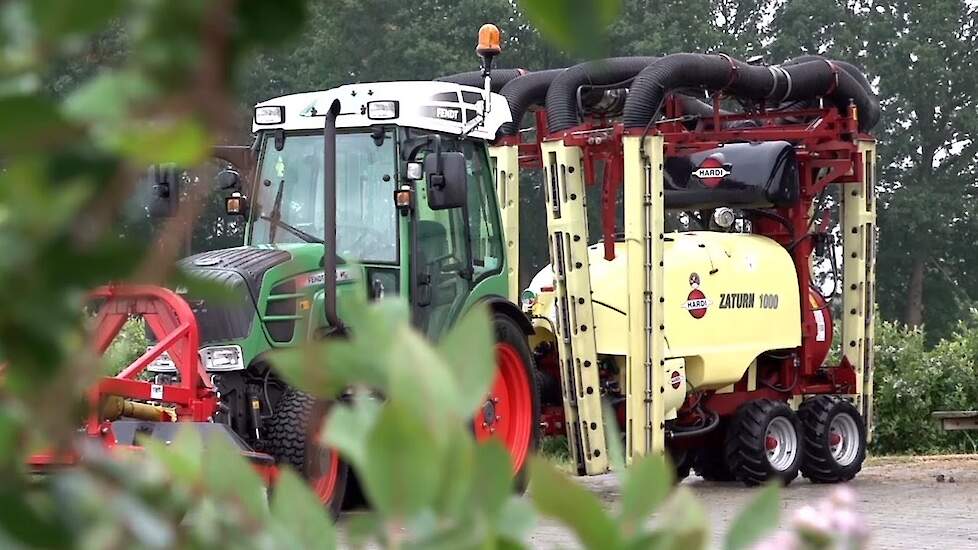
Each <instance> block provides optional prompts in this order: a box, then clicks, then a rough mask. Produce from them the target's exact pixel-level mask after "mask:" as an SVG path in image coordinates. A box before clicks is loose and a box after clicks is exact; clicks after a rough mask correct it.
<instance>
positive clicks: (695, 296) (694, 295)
mask: <svg viewBox="0 0 978 550" xmlns="http://www.w3.org/2000/svg"><path fill="white" fill-rule="evenodd" d="M689 286H691V287H693V290H691V291H689V295H688V296H686V301H685V302H684V303H683V305H682V308H683V309H685V310H686V311H688V312H689V314H690V315H692V316H693V319H702V318H703V316H704V315H706V310H708V309H709V308H710V304H711V303H712V302H710V299H709V298H707V297H706V294H704V293H703V291H702V290H700V289H699V286H700V276H699V275H698V274H696V273H690V274H689Z"/></svg>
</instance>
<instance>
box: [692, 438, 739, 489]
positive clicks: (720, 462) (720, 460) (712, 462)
mask: <svg viewBox="0 0 978 550" xmlns="http://www.w3.org/2000/svg"><path fill="white" fill-rule="evenodd" d="M693 470H694V471H695V472H696V475H698V476H700V477H702V478H703V479H705V480H707V481H721V482H727V481H736V480H737V478H735V477H734V475H733V474H732V473H731V472H730V467H729V466H727V459H726V456H724V451H723V447H722V446H717V445H709V446H706V447H704V448H702V449H699V450H697V451H696V456H695V457H694V458H693Z"/></svg>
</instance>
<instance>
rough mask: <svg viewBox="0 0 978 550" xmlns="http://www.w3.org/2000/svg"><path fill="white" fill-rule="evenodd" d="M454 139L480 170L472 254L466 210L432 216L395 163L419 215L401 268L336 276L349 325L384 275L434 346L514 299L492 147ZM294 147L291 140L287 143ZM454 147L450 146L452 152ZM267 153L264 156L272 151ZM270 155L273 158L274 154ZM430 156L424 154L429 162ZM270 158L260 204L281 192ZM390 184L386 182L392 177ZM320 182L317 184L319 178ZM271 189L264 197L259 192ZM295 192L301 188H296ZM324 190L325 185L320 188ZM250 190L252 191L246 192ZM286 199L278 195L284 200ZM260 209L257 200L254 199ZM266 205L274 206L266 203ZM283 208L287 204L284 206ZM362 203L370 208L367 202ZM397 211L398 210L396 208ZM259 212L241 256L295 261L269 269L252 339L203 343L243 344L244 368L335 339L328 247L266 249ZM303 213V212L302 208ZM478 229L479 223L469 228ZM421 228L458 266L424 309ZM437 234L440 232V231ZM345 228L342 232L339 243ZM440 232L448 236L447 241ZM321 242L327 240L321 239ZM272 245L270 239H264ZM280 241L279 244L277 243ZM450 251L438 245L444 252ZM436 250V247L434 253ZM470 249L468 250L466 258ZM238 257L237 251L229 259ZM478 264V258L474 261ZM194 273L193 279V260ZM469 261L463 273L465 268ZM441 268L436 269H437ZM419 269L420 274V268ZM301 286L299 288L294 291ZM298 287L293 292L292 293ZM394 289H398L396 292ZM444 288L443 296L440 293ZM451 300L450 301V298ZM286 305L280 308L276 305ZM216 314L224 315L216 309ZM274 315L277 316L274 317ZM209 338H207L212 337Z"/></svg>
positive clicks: (372, 266) (406, 214)
mask: <svg viewBox="0 0 978 550" xmlns="http://www.w3.org/2000/svg"><path fill="white" fill-rule="evenodd" d="M402 131H403V129H395V128H390V129H389V132H390V135H392V136H393V135H398V136H400V135H401V132H402ZM259 139H260V140H262V141H261V143H265V142H269V143H270V142H271V141H272V137H271V136H260V137H259ZM450 139H453V140H454V142H455V143H456V144H457V146H458V147H459V148H460V149H462V148H463V145H464V151H465V152H466V154H467V155H468V157H469V158H470V159H471V162H470V165H471V166H472V167H473V168H472V170H473V171H472V172H470V174H469V181H468V186H469V197H470V201H469V210H472V207H473V206H476V207H477V208H478V209H479V212H470V214H469V216H470V219H475V218H473V217H474V216H475V217H478V223H479V224H481V226H477V227H475V228H473V231H472V233H471V241H470V242H471V246H465V243H464V237H463V232H462V231H459V230H458V225H459V222H460V221H461V220H462V219H463V214H462V212H461V210H462V209H452V210H441V211H432V210H429V209H428V208H427V201H426V195H425V191H426V183H425V181H424V180H423V179H422V180H420V181H415V182H409V181H408V180H406V179H404V178H403V175H402V174H403V171H404V165H405V162H404V161H405V160H406V159H400V156H398V158H399V159H400V162H396V163H392V169H393V170H395V171H396V173H395V174H393V178H392V179H393V181H394V182H396V183H397V184H398V186H399V187H400V188H403V186H404V185H410V186H411V187H412V189H413V190H414V192H415V201H414V204H415V208H414V209H413V210H411V211H406V210H401V211H397V214H396V227H397V232H396V239H397V243H396V250H397V254H396V256H397V258H396V262H380V263H372V262H369V261H363V262H356V263H354V262H342V260H343V259H342V256H341V263H340V265H339V268H338V269H337V274H338V276H337V287H336V302H337V304H336V305H337V311H338V313H339V317H340V319H342V318H343V316H344V315H343V314H344V308H345V304H349V303H350V302H351V301H353V300H355V299H361V300H362V299H363V298H367V299H375V298H378V297H379V296H377V295H376V294H377V291H376V288H375V287H376V286H377V283H376V282H375V281H374V279H373V278H376V277H377V276H378V274H380V276H381V278H382V279H383V281H385V282H386V284H385V285H384V291H383V294H384V295H385V296H391V295H397V296H400V297H401V298H403V299H405V300H408V302H409V303H410V304H411V308H412V312H413V314H414V317H415V322H416V324H417V325H419V328H420V329H421V330H422V331H424V332H426V333H427V334H428V336H429V337H430V338H432V339H435V340H437V339H438V338H439V337H440V336H441V335H442V334H443V333H444V332H445V331H446V330H447V329H448V328H450V327H451V326H452V325H453V324H454V323H455V321H456V320H457V319H458V318H459V317H460V316H462V315H463V314H464V313H465V312H466V311H468V310H469V309H470V308H471V307H473V306H474V305H475V304H477V303H479V302H481V301H484V300H486V299H490V298H492V297H504V296H506V295H507V289H508V284H507V274H508V272H509V270H508V266H507V265H506V258H505V254H504V253H503V250H504V248H503V243H504V239H503V235H502V226H501V222H500V219H499V209H498V206H497V204H496V196H495V192H494V185H493V183H492V172H491V168H490V164H489V161H488V156H487V150H486V147H485V144H484V143H483V142H481V141H478V140H469V141H466V142H464V143H463V142H462V141H460V140H458V138H457V137H455V138H450ZM287 140H288V138H287ZM397 145H398V147H397V155H400V148H401V144H400V143H399V142H398V144H397ZM449 146H451V145H449ZM266 149H267V148H261V149H259V151H265V150H266ZM269 151H271V150H270V149H269ZM424 153H425V151H422V152H421V153H420V154H421V155H423V154H424ZM272 156H274V155H269V154H268V153H267V152H266V153H259V157H258V159H257V160H258V167H257V170H256V171H255V174H256V181H254V182H253V183H252V184H250V187H251V189H252V193H253V197H255V198H257V197H258V196H259V194H260V193H262V192H265V193H266V194H268V195H267V196H271V195H273V193H271V191H270V190H274V188H275V185H274V184H271V185H270V184H269V182H268V181H263V180H262V174H263V173H267V172H268V168H267V166H266V165H267V164H268V163H269V162H272V159H271V157H272ZM276 162H278V163H280V165H279V166H277V167H276V168H274V170H275V173H276V174H278V175H279V176H282V175H283V174H285V173H286V170H285V169H284V168H283V167H282V165H281V163H282V160H281V156H278V157H277V160H276ZM341 177H342V175H341V174H338V176H337V182H338V183H337V185H338V186H339V185H340V183H341ZM385 177H386V176H385ZM313 179H314V178H313ZM361 180H362V182H363V183H362V184H363V185H370V184H371V182H368V181H367V178H365V177H362V178H361ZM263 184H264V186H265V188H267V189H265V190H263V189H262V188H261V187H260V186H262V185H263ZM289 184H292V185H294V184H295V183H294V182H290V183H289ZM388 184H389V185H390V188H391V191H393V183H391V182H389V180H385V181H384V184H383V185H388ZM318 185H322V179H321V178H320V179H319V184H318ZM248 187H249V186H246V189H247V188H248ZM281 194H282V193H281V192H279V195H281ZM253 201H254V202H257V201H255V199H253ZM266 202H267V200H266ZM279 202H284V201H281V200H280V201H279ZM361 202H363V201H361ZM391 207H393V203H391ZM259 208H260V206H259V205H258V204H253V205H252V211H253V212H252V214H251V216H250V219H249V221H248V229H247V231H246V239H245V246H244V247H242V248H240V249H235V250H241V251H242V254H244V253H247V252H248V251H253V250H255V249H261V250H269V251H275V250H278V251H284V252H287V253H288V255H289V257H288V259H287V260H285V261H284V262H282V263H278V264H277V265H274V266H273V267H271V268H268V269H267V271H265V272H264V274H263V275H261V276H260V285H259V284H256V285H255V287H256V289H255V293H256V294H257V296H254V303H255V307H256V310H257V311H256V314H255V315H254V316H253V319H252V321H251V326H250V329H249V330H248V333H247V336H245V337H243V338H239V339H227V340H218V341H214V340H212V341H208V342H205V343H203V345H206V346H216V345H230V344H237V345H239V346H240V347H241V350H242V355H243V363H244V365H246V366H247V365H250V364H252V362H253V361H255V360H256V359H259V358H260V357H261V355H262V354H264V353H265V352H267V351H269V350H271V349H273V348H279V347H289V346H295V345H299V344H302V343H304V342H307V341H310V340H313V339H316V338H318V337H320V336H321V335H323V334H325V333H328V332H329V330H328V329H329V328H330V327H329V326H328V323H327V322H326V317H325V312H324V298H323V297H324V285H323V280H324V277H323V268H322V261H323V254H324V245H323V244H322V243H320V242H301V240H299V239H292V240H296V241H299V242H283V243H275V244H260V241H262V240H263V239H262V238H260V235H261V234H262V232H264V233H266V234H267V233H268V227H267V224H266V226H265V227H263V228H261V229H256V225H260V224H261V223H262V222H261V221H256V220H259V214H256V212H255V211H256V210H257V209H259ZM296 208H300V209H301V208H302V207H301V206H297V207H296ZM475 223H476V222H472V223H471V224H470V227H471V226H472V225H473V224H475ZM422 224H426V225H425V228H426V229H425V230H427V231H428V232H429V233H430V232H431V228H432V227H434V228H435V234H436V235H437V236H438V237H439V238H442V237H444V239H447V240H445V243H447V244H448V247H449V248H448V249H452V248H453V247H454V248H455V249H456V250H455V254H454V256H453V258H452V259H447V260H445V262H444V263H438V264H437V265H439V266H440V267H439V268H437V270H436V271H437V272H438V273H437V274H436V275H435V277H434V280H435V284H433V285H431V288H432V289H431V290H429V292H427V293H425V294H430V295H431V299H430V300H428V301H430V302H431V303H430V304H429V305H427V306H424V305H422V304H421V303H419V302H422V301H424V299H423V297H422V296H420V294H421V293H420V292H419V289H418V286H417V284H411V283H412V281H411V276H410V274H411V272H412V271H411V269H412V266H411V262H412V261H419V262H423V261H424V260H420V259H418V258H415V257H414V255H413V254H412V244H413V241H412V238H414V237H415V232H422V231H424V230H422V229H419V227H421V225H422ZM437 226H440V227H441V230H439V229H438V227H437ZM343 230H344V228H343V227H342V226H338V228H337V238H338V240H339V239H340V236H341V234H342V232H343ZM277 231H278V233H279V234H282V235H284V234H286V232H285V231H283V230H282V229H278V230H277ZM440 231H444V235H441V233H440ZM320 234H321V233H320ZM418 238H419V241H418V243H419V244H418V245H417V246H419V247H420V248H421V249H422V250H423V251H424V252H425V254H423V255H422V257H424V258H432V257H433V256H436V255H437V254H436V253H434V252H432V250H429V249H428V248H426V247H429V245H428V244H427V241H426V236H425V235H419V236H418ZM264 240H266V241H267V240H269V239H267V238H266V239H264ZM272 240H274V239H272ZM442 244H443V243H441V242H439V248H442V247H441V245H442ZM429 248H430V247H429ZM466 249H468V250H466ZM228 252H232V251H228ZM473 258H479V259H476V260H473ZM188 260H191V261H190V262H189V263H188V265H190V266H191V269H190V271H193V267H192V263H193V262H192V260H193V258H190V259H188ZM455 260H462V262H461V263H462V264H464V265H459V262H458V261H455ZM431 265H435V264H431ZM464 268H470V269H469V272H470V273H471V275H467V274H466V270H465V269H464ZM419 269H420V268H419ZM290 281H292V282H294V285H291V284H290ZM290 286H294V288H289V287H290ZM390 286H396V288H394V289H391V288H389V287H390ZM435 287H437V288H435ZM445 296H447V298H445ZM276 303H279V304H280V305H277V306H275V305H274V304H276ZM216 307H220V306H219V305H216ZM270 308H272V310H273V311H274V314H272V313H269V309H270ZM276 322H286V323H291V322H294V329H293V330H292V333H291V335H292V337H291V339H287V340H284V339H282V338H281V337H279V338H275V337H273V335H272V334H271V333H270V330H269V327H270V326H271V325H273V324H274V323H276ZM205 332H206V331H205Z"/></svg>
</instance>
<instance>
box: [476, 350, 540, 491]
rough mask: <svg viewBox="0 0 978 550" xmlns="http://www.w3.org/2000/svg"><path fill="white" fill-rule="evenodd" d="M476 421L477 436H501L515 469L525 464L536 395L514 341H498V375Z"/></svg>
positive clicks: (516, 470) (477, 413)
mask: <svg viewBox="0 0 978 550" xmlns="http://www.w3.org/2000/svg"><path fill="white" fill-rule="evenodd" d="M473 423H474V425H475V437H476V439H478V440H479V441H485V440H487V439H489V438H492V437H495V438H498V439H500V440H502V442H503V445H505V446H506V449H507V450H508V451H509V456H510V458H511V459H512V461H513V471H514V472H519V471H520V470H521V469H522V468H523V464H524V463H525V462H526V459H527V456H528V455H529V454H530V443H531V441H532V438H533V396H532V395H531V392H530V380H529V379H528V378H527V374H526V367H525V365H524V364H523V358H522V357H521V356H520V352H519V351H518V350H517V349H516V348H515V347H513V346H512V345H511V344H507V343H498V344H496V379H495V381H493V383H492V389H491V390H490V391H489V395H488V396H486V401H485V403H484V404H483V405H482V407H481V408H480V409H479V410H477V411H476V413H475V419H474V421H473Z"/></svg>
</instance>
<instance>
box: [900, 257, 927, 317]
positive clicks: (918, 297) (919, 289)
mask: <svg viewBox="0 0 978 550" xmlns="http://www.w3.org/2000/svg"><path fill="white" fill-rule="evenodd" d="M924 267H925V262H924V260H923V259H922V258H914V261H913V266H912V267H911V270H910V284H909V285H908V286H907V310H906V312H905V313H904V316H903V321H904V322H905V323H907V325H908V326H911V327H919V326H920V325H922V324H923V323H924Z"/></svg>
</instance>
